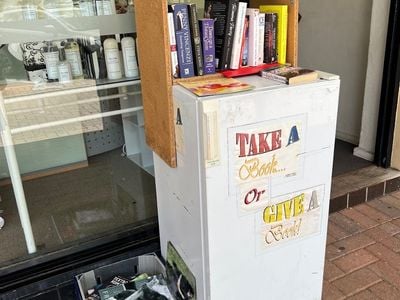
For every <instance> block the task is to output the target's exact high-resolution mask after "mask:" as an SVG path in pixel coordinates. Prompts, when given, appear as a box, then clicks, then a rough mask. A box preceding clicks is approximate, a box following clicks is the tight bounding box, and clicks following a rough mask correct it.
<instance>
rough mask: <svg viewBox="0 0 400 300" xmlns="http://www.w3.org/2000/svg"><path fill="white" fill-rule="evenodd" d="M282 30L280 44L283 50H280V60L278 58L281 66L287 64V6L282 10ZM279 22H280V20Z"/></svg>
mask: <svg viewBox="0 0 400 300" xmlns="http://www.w3.org/2000/svg"><path fill="white" fill-rule="evenodd" d="M282 11H283V12H282V19H283V20H282V23H281V25H282V29H279V28H278V29H279V31H280V35H279V38H280V44H281V50H280V53H281V54H280V58H279V56H278V60H279V61H278V62H279V63H280V64H286V48H287V26H288V10H287V6H285V7H284V8H283V9H282ZM278 21H279V20H278Z"/></svg>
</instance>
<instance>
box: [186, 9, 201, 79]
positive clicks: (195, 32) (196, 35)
mask: <svg viewBox="0 0 400 300" xmlns="http://www.w3.org/2000/svg"><path fill="white" fill-rule="evenodd" d="M189 18H190V35H191V37H192V50H193V56H194V67H195V73H196V75H199V76H201V75H203V74H204V71H203V55H202V50H201V40H200V30H199V22H198V20H197V7H196V4H189Z"/></svg>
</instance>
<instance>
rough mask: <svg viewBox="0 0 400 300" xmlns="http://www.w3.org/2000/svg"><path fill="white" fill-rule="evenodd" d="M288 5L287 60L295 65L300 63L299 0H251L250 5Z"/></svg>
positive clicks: (255, 6)
mask: <svg viewBox="0 0 400 300" xmlns="http://www.w3.org/2000/svg"><path fill="white" fill-rule="evenodd" d="M264 4H267V5H287V6H288V34H287V49H286V51H287V52H286V61H287V62H288V63H290V64H292V65H293V66H297V63H298V35H299V34H298V13H299V0H250V7H252V8H258V7H259V6H260V5H264Z"/></svg>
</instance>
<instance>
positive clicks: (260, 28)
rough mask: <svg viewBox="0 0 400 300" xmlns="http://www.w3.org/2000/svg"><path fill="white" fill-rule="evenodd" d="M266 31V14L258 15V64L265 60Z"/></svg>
mask: <svg viewBox="0 0 400 300" xmlns="http://www.w3.org/2000/svg"><path fill="white" fill-rule="evenodd" d="M264 32H265V14H264V13H260V14H259V15H258V51H257V65H261V64H262V63H263V62H264V40H265V39H264Z"/></svg>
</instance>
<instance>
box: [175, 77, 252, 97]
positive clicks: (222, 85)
mask: <svg viewBox="0 0 400 300" xmlns="http://www.w3.org/2000/svg"><path fill="white" fill-rule="evenodd" d="M179 84H180V85H182V86H183V87H185V88H186V89H188V90H189V91H191V92H192V93H194V94H195V95H197V96H199V97H203V96H214V95H221V94H230V93H237V92H243V91H248V90H251V89H253V88H254V87H253V86H252V85H250V84H247V83H244V82H241V81H239V80H237V79H233V78H216V79H205V80H197V81H192V82H179Z"/></svg>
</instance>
